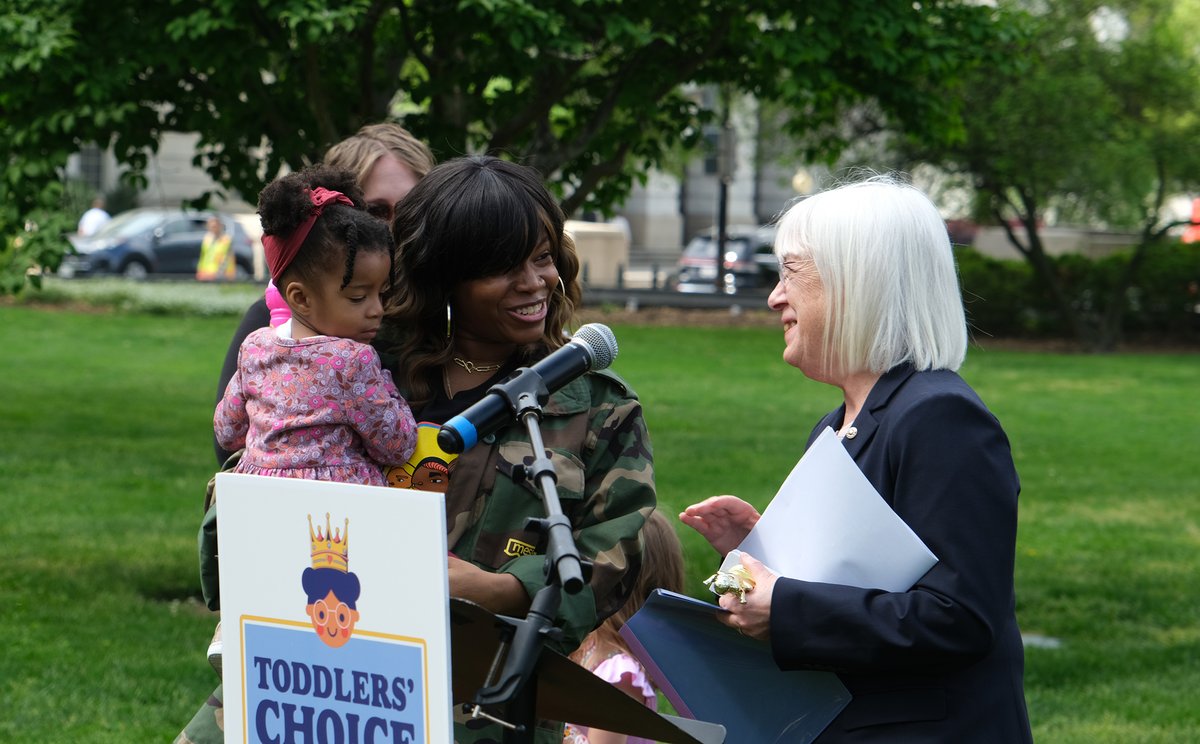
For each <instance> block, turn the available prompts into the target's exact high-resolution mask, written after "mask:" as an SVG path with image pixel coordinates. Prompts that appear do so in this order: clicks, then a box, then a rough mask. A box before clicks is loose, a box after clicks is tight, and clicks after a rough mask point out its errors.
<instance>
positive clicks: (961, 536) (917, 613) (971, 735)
mask: <svg viewBox="0 0 1200 744" xmlns="http://www.w3.org/2000/svg"><path fill="white" fill-rule="evenodd" d="M844 414H845V409H844V407H843V408H839V409H838V410H836V411H834V412H832V413H830V414H829V415H827V416H826V417H825V418H824V419H822V420H821V422H820V423H819V424H818V425H817V427H816V428H815V429H814V430H813V433H812V435H811V436H810V437H809V442H808V443H809V444H810V445H811V444H812V441H813V440H814V439H815V438H816V436H817V435H818V434H819V433H820V432H821V431H823V430H824V429H825V427H833V428H834V429H835V430H836V429H838V428H840V425H841V423H842V418H843V416H844ZM842 442H843V444H844V446H845V447H846V449H847V450H848V451H849V453H850V455H851V457H853V458H854V461H855V462H856V463H857V464H858V466H859V468H861V469H862V471H863V473H864V474H865V475H866V476H867V479H868V480H870V481H871V483H872V485H874V486H875V488H876V489H877V490H878V491H879V493H880V494H881V495H882V496H883V498H884V499H885V500H886V501H887V503H888V504H889V505H890V506H891V507H892V509H894V510H895V511H896V513H897V514H899V515H900V517H901V518H902V519H903V520H904V521H905V522H906V523H907V524H908V525H909V527H911V528H912V529H913V531H915V532H916V533H917V535H919V536H920V538H921V539H922V540H923V541H924V542H925V544H926V545H928V546H929V549H930V550H932V551H933V553H934V554H935V555H936V556H937V557H938V563H937V564H936V565H935V566H934V567H933V568H931V569H930V570H929V572H928V573H927V574H925V576H923V577H922V578H921V579H920V580H919V581H918V582H917V584H916V585H915V586H914V587H913V588H912V589H910V590H909V591H907V592H885V591H880V590H873V589H860V588H857V587H850V586H841V585H835V584H821V583H816V582H806V581H797V580H795V579H780V580H779V581H778V582H777V583H776V585H775V591H774V595H773V600H772V604H771V648H772V653H773V654H774V657H775V661H776V663H777V664H778V665H779V666H780V668H782V669H824V670H830V671H834V672H837V673H838V676H839V677H840V678H841V679H842V682H843V683H844V684H845V685H846V687H847V688H848V689H849V690H850V693H851V695H853V700H852V701H851V702H850V704H849V705H848V706H847V707H846V709H845V710H843V711H842V713H841V714H840V715H839V716H838V717H837V718H836V719H835V720H834V721H833V722H832V723H831V724H830V725H829V727H828V728H826V729H825V731H824V732H822V734H821V736H820V737H819V738H818V739H817V742H819V743H820V744H827V743H829V742H884V741H887V742H972V743H979V742H996V743H997V744H1014V743H1016V744H1020V743H1021V742H1031V741H1032V736H1031V734H1030V730H1029V716H1028V713H1027V712H1026V708H1025V696H1024V689H1023V681H1022V678H1023V674H1024V651H1023V648H1022V645H1021V635H1020V631H1019V630H1018V628H1017V620H1016V613H1015V606H1014V605H1015V600H1014V594H1013V560H1014V551H1015V543H1016V532H1017V493H1018V492H1019V491H1020V484H1019V483H1018V480H1017V473H1016V470H1015V468H1014V467H1013V462H1012V454H1011V452H1010V450H1009V444H1008V438H1007V437H1006V436H1005V434H1004V431H1003V429H1001V428H1000V423H999V422H998V421H997V420H996V418H995V417H994V416H993V415H992V414H991V413H990V412H989V411H988V409H987V407H986V406H984V404H983V402H982V401H981V400H980V399H979V397H978V396H977V395H976V394H975V392H974V391H973V390H972V389H971V388H970V387H969V386H968V385H967V384H966V382H964V381H963V380H962V378H961V377H959V376H958V375H957V374H955V373H954V372H949V371H945V370H942V371H932V372H916V371H914V370H913V368H912V367H911V366H909V365H903V366H900V367H897V368H895V369H893V370H891V371H890V372H888V373H887V374H885V375H884V376H883V377H881V378H880V379H879V381H878V382H877V383H876V384H875V386H874V387H873V388H872V389H871V392H870V394H869V395H868V396H867V400H866V403H865V404H864V406H863V410H862V411H861V412H860V413H859V415H858V418H856V419H855V421H854V431H853V432H847V434H846V437H845V439H843V440H842Z"/></svg>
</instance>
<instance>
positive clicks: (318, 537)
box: [308, 512, 350, 572]
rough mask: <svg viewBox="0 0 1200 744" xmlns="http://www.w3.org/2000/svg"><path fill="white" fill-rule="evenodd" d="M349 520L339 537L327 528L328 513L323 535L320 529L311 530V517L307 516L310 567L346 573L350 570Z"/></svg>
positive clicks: (327, 513) (326, 513)
mask: <svg viewBox="0 0 1200 744" xmlns="http://www.w3.org/2000/svg"><path fill="white" fill-rule="evenodd" d="M349 534H350V519H349V518H347V519H346V524H345V526H344V527H343V528H342V533H341V534H340V535H338V534H336V533H335V532H334V531H333V529H332V528H331V527H330V526H329V512H325V534H323V535H322V534H321V528H320V527H317V528H316V529H315V530H314V529H313V523H312V515H311V514H309V515H308V536H309V538H310V539H311V540H312V567H313V568H334V569H337V570H338V571H342V572H346V571H348V570H349V569H350V546H349V542H348V541H349Z"/></svg>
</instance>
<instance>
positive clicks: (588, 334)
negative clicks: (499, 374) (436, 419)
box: [437, 323, 617, 454]
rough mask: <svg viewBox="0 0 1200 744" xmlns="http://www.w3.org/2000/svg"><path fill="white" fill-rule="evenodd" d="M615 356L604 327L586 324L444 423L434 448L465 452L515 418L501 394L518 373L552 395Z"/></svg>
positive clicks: (609, 333) (614, 345)
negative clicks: (530, 377) (532, 377)
mask: <svg viewBox="0 0 1200 744" xmlns="http://www.w3.org/2000/svg"><path fill="white" fill-rule="evenodd" d="M616 357H617V339H616V337H615V336H613V332H612V331H611V330H610V329H609V327H608V326H606V325H603V324H601V323H588V324H587V325H585V326H583V327H582V328H580V329H579V330H578V331H576V332H575V335H574V336H572V337H571V340H570V341H569V342H567V344H566V345H565V346H563V347H562V348H561V349H557V350H555V351H554V352H553V353H551V354H550V355H548V356H547V357H546V358H544V359H542V360H541V361H539V362H536V363H535V364H534V365H533V366H532V367H522V368H521V369H518V370H517V371H516V372H514V373H513V374H511V375H509V376H508V377H507V378H505V379H504V380H503V381H502V382H500V383H498V384H496V385H493V386H492V387H491V389H489V390H488V391H487V395H485V396H483V398H482V399H481V400H480V401H479V402H478V403H476V404H475V405H473V406H471V407H470V408H468V409H467V410H465V411H463V412H462V413H460V414H459V415H457V416H455V417H454V418H452V419H450V420H449V421H447V422H446V423H445V424H443V425H442V428H441V429H440V430H439V431H438V437H437V442H438V446H439V447H441V448H442V449H443V450H444V451H446V452H448V453H450V454H457V453H459V452H466V451H467V450H469V449H471V448H472V447H474V446H475V444H476V443H477V442H478V441H479V440H480V439H482V438H483V437H486V436H488V435H489V434H494V433H496V431H498V430H499V429H500V427H502V426H504V425H505V424H506V423H508V422H509V421H510V420H512V417H513V416H514V415H515V413H514V412H513V411H512V410H511V409H510V408H509V405H508V403H507V401H506V399H505V396H504V395H503V392H504V386H505V384H507V383H508V382H509V381H510V380H514V379H516V378H517V377H519V376H521V374H522V372H528V373H532V374H534V375H536V376H537V377H539V378H540V379H541V381H542V383H543V384H544V385H545V386H546V392H547V393H553V392H554V391H555V390H558V389H559V388H561V387H562V386H563V385H566V384H567V383H568V382H570V381H571V380H574V379H575V378H576V377H579V376H580V375H582V374H583V373H584V372H587V371H588V370H600V369H606V368H607V367H608V366H609V365H610V364H612V363H613V359H615V358H616Z"/></svg>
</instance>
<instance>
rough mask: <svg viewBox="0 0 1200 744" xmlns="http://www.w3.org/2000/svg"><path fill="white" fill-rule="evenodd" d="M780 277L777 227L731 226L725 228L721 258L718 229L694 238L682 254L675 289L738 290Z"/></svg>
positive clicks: (770, 284) (759, 287) (764, 284)
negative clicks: (776, 236) (776, 243)
mask: <svg viewBox="0 0 1200 744" xmlns="http://www.w3.org/2000/svg"><path fill="white" fill-rule="evenodd" d="M718 264H719V274H720V277H719V278H718ZM778 280H779V259H777V258H776V257H775V228H774V227H771V226H769V225H764V226H761V227H755V226H753V225H750V226H736V227H732V226H731V227H728V228H726V229H725V254H724V255H723V256H721V260H720V261H719V262H718V260H717V237H716V230H715V229H712V230H708V231H707V232H704V233H702V234H700V235H697V236H696V237H695V238H692V240H691V242H690V243H688V244H687V247H685V248H684V249H683V255H682V256H680V257H679V264H678V268H677V271H676V274H675V289H676V290H678V291H680V292H724V293H725V294H736V293H738V292H741V291H745V290H763V289H770V288H771V287H773V286H774V285H775V282H776V281H778Z"/></svg>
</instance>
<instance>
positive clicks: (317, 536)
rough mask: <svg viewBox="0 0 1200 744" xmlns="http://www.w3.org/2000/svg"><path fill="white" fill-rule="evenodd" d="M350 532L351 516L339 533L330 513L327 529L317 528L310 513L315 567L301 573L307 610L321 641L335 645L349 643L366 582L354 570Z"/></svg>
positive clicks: (310, 531) (327, 515)
mask: <svg viewBox="0 0 1200 744" xmlns="http://www.w3.org/2000/svg"><path fill="white" fill-rule="evenodd" d="M349 532H350V520H349V519H347V520H346V523H345V527H344V528H343V530H342V532H341V534H340V535H339V534H337V533H335V532H334V531H333V530H332V529H331V528H330V524H329V514H326V515H325V530H324V532H322V531H321V529H320V528H316V529H314V528H313V523H312V515H311V514H310V515H308V534H309V539H310V540H311V542H312V567H311V568H306V569H304V573H303V575H301V577H300V583H301V585H302V586H303V587H304V594H305V596H306V597H308V604H306V605H305V607H304V612H305V614H306V615H308V619H309V621H310V622H311V623H312V626H313V630H315V631H316V633H317V636H318V637H319V638H320V639H321V642H322V643H324V644H325V645H327V646H331V647H333V648H339V647H341V646H344V645H346V642H347V641H349V640H350V636H351V635H353V634H354V625H355V624H356V623H357V622H358V618H359V614H358V608H357V607H356V604H357V602H358V595H359V594H360V593H361V592H362V586H361V585H360V584H359V581H358V576H356V575H355V574H353V573H351V572H350V548H349V539H350V537H349Z"/></svg>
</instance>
